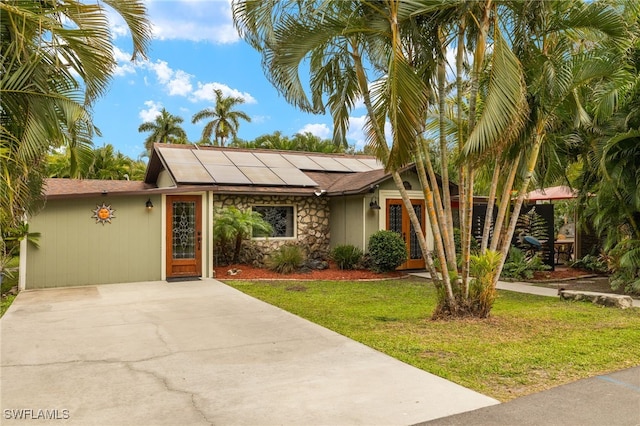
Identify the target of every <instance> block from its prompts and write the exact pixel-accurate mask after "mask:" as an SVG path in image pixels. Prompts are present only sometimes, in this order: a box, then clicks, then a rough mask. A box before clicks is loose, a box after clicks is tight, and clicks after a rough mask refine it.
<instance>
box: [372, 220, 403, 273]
mask: <svg viewBox="0 0 640 426" xmlns="http://www.w3.org/2000/svg"><path fill="white" fill-rule="evenodd" d="M369 258H370V262H371V269H373V270H374V271H376V272H388V271H393V270H395V269H396V268H397V267H398V266H400V265H402V264H403V263H404V262H406V261H407V247H406V245H405V242H404V239H402V236H400V234H398V233H397V232H393V231H387V230H381V231H378V232H376V233H374V234H373V235H371V237H370V238H369Z"/></svg>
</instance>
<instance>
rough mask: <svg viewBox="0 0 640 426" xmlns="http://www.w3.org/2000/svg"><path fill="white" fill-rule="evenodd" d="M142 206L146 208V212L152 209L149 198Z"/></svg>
mask: <svg viewBox="0 0 640 426" xmlns="http://www.w3.org/2000/svg"><path fill="white" fill-rule="evenodd" d="M144 205H145V206H147V210H149V211H151V209H152V208H153V203H152V202H151V198H149V199H148V200H147V202H146V203H145V204H144Z"/></svg>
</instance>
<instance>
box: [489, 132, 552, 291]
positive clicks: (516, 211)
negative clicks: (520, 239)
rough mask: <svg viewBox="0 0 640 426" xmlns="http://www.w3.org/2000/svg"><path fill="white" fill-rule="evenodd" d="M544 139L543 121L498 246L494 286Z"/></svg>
mask: <svg viewBox="0 0 640 426" xmlns="http://www.w3.org/2000/svg"><path fill="white" fill-rule="evenodd" d="M543 140H544V123H539V125H538V126H537V132H536V135H535V142H534V144H533V147H532V149H531V154H530V156H529V158H528V161H527V170H526V173H525V176H524V179H523V181H522V185H521V186H520V190H519V191H518V198H517V199H516V203H515V205H514V206H513V213H512V214H511V220H510V222H509V228H508V229H507V232H506V233H505V235H504V240H503V241H502V247H501V248H500V254H501V260H500V267H499V269H498V272H497V273H496V276H495V277H494V282H493V284H494V286H495V285H496V284H497V282H498V278H500V273H502V268H503V267H504V263H505V261H506V258H507V254H508V253H509V247H511V239H512V238H513V234H514V232H515V230H516V225H517V223H518V216H520V210H521V209H522V204H523V203H524V197H525V196H526V195H527V190H528V188H529V182H531V177H532V176H533V171H534V169H535V167H536V164H537V163H538V155H539V154H540V147H541V146H542V141H543Z"/></svg>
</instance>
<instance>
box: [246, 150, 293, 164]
mask: <svg viewBox="0 0 640 426" xmlns="http://www.w3.org/2000/svg"><path fill="white" fill-rule="evenodd" d="M253 155H255V156H256V157H257V158H258V160H260V161H262V162H263V163H264V165H265V166H267V167H294V166H293V164H291V163H290V162H289V161H287V159H286V158H284V157H283V156H282V155H280V154H272V153H267V152H256V153H254V154H253Z"/></svg>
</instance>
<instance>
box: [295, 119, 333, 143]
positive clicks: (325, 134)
mask: <svg viewBox="0 0 640 426" xmlns="http://www.w3.org/2000/svg"><path fill="white" fill-rule="evenodd" d="M297 133H302V134H304V133H311V134H312V135H314V136H317V137H319V138H320V139H329V138H331V129H330V128H329V126H327V125H326V124H323V123H317V124H312V123H309V124H305V125H304V126H303V127H302V129H300V130H298V132H297Z"/></svg>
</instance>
